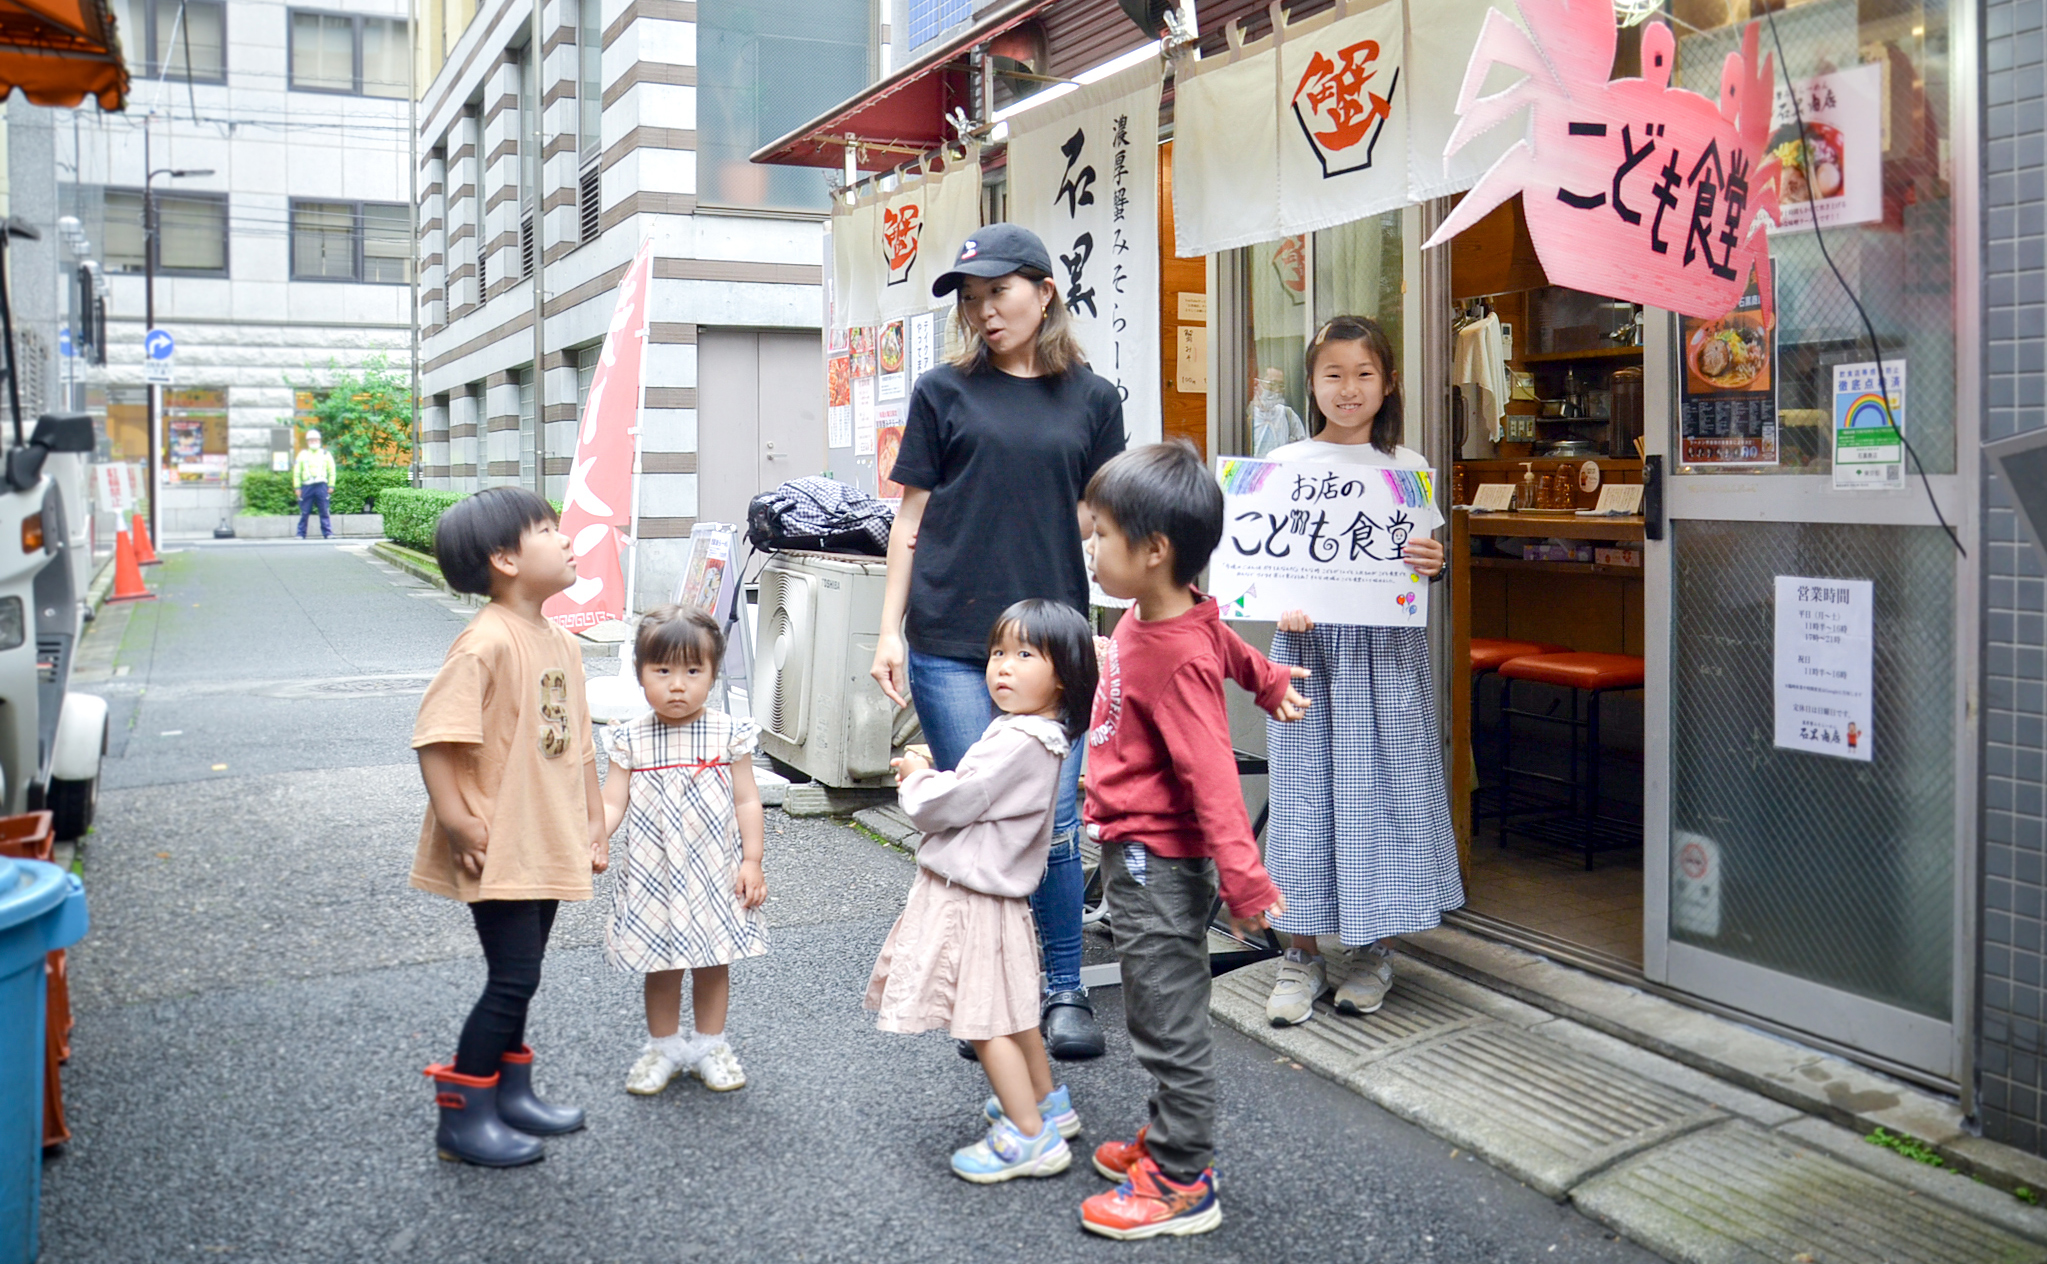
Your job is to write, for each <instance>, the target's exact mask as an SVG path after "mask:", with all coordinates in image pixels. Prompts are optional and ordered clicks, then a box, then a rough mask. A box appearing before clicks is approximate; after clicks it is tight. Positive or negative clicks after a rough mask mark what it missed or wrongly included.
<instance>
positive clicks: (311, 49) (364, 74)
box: [291, 9, 408, 97]
mask: <svg viewBox="0 0 2047 1264" xmlns="http://www.w3.org/2000/svg"><path fill="white" fill-rule="evenodd" d="M407 76H408V68H407V65H406V51H405V24H404V23H403V22H402V21H399V20H397V19H393V18H366V17H356V16H352V15H349V14H345V13H318V12H312V11H308V10H304V9H294V10H293V11H292V14H291V86H292V88H293V89H295V90H297V91H300V92H346V93H350V94H352V95H356V96H368V97H403V96H404V95H405V93H406V87H407Z"/></svg>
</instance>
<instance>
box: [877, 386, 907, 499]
mask: <svg viewBox="0 0 2047 1264" xmlns="http://www.w3.org/2000/svg"><path fill="white" fill-rule="evenodd" d="M902 415H903V409H902V407H901V406H900V405H888V406H886V407H884V408H883V410H882V420H881V424H880V425H879V426H877V427H876V428H875V431H874V483H875V487H876V489H877V490H876V491H875V495H877V496H879V497H880V498H881V499H883V500H886V501H891V502H896V503H900V502H901V501H902V499H903V485H902V484H901V483H898V482H895V481H894V480H892V479H890V478H889V474H890V473H891V472H893V471H894V470H895V468H896V457H898V456H900V455H901V454H902V451H903V420H902Z"/></svg>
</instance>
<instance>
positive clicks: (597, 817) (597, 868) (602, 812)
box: [583, 759, 611, 873]
mask: <svg viewBox="0 0 2047 1264" xmlns="http://www.w3.org/2000/svg"><path fill="white" fill-rule="evenodd" d="M583 809H584V811H586V812H587V813H589V816H590V872H592V873H603V872H604V871H605V870H606V869H609V868H611V830H610V829H609V828H608V826H609V824H610V821H611V805H610V804H608V803H606V802H605V801H604V790H603V788H602V787H601V786H599V785H598V784H597V761H596V760H594V759H593V760H590V761H589V762H587V763H585V764H584V765H583Z"/></svg>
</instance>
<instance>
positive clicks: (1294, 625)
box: [1279, 562, 1441, 632]
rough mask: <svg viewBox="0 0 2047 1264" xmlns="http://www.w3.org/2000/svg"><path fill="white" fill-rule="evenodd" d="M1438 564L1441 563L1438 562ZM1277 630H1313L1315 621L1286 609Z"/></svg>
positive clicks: (1302, 613) (1305, 612) (1300, 612)
mask: <svg viewBox="0 0 2047 1264" xmlns="http://www.w3.org/2000/svg"><path fill="white" fill-rule="evenodd" d="M1438 565H1441V563H1440V562H1438ZM1279 630H1280V631H1282V632H1313V631H1314V630H1315V621H1314V620H1313V619H1310V618H1309V617H1308V612H1307V611H1305V610H1288V611H1286V612H1285V613H1283V614H1281V615H1280V616H1279Z"/></svg>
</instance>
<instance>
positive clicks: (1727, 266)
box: [1426, 0, 1777, 318]
mask: <svg viewBox="0 0 2047 1264" xmlns="http://www.w3.org/2000/svg"><path fill="white" fill-rule="evenodd" d="M1516 7H1517V8H1518V9H1519V11H1520V13H1521V16H1522V20H1523V22H1524V23H1525V24H1526V28H1527V29H1526V30H1525V31H1524V30H1523V29H1522V28H1521V27H1519V26H1516V25H1515V24H1514V23H1513V22H1512V21H1511V20H1509V19H1508V18H1507V17H1506V15H1505V14H1503V13H1499V12H1497V11H1495V12H1489V13H1488V14H1487V15H1486V20H1485V24H1484V26H1483V27H1482V28H1481V31H1480V34H1479V39H1478V43H1477V45H1476V46H1475V47H1474V48H1473V50H1472V54H1471V63H1470V65H1469V67H1467V69H1466V71H1465V75H1464V85H1463V87H1462V89H1461V90H1460V91H1459V93H1458V98H1457V112H1458V114H1459V116H1460V118H1459V122H1458V125H1457V130H1456V131H1455V132H1454V133H1452V135H1451V138H1450V152H1451V153H1453V154H1454V153H1456V152H1457V151H1458V150H1460V149H1462V148H1463V147H1464V146H1465V145H1466V144H1468V143H1470V141H1471V140H1472V139H1474V138H1476V137H1477V136H1479V135H1482V134H1484V133H1485V132H1488V131H1490V130H1491V129H1492V128H1494V127H1496V126H1498V125H1499V124H1500V123H1502V122H1504V121H1505V120H1506V119H1508V118H1510V117H1511V116H1513V115H1515V114H1517V113H1518V112H1520V111H1521V110H1523V109H1527V110H1528V111H1529V115H1530V122H1529V128H1528V135H1527V138H1526V139H1524V140H1522V141H1520V142H1518V143H1516V144H1515V145H1513V146H1512V147H1511V148H1509V149H1508V150H1507V152H1506V154H1505V155H1504V156H1502V157H1501V158H1500V160H1499V161H1498V162H1497V163H1495V164H1494V165H1493V167H1492V169H1491V170H1490V171H1488V172H1486V174H1485V175H1484V176H1483V177H1482V178H1481V179H1480V180H1479V182H1478V183H1477V184H1476V185H1475V186H1473V188H1472V190H1471V193H1470V194H1469V196H1467V197H1466V198H1465V199H1464V200H1463V201H1462V202H1460V203H1459V204H1458V205H1457V209H1456V210H1454V211H1452V212H1451V214H1450V216H1449V218H1448V219H1446V220H1444V221H1443V225H1442V227H1441V228H1439V229H1437V230H1436V233H1435V235H1434V236H1432V237H1431V238H1429V240H1428V242H1427V243H1426V244H1427V245H1428V246H1438V245H1441V244H1442V243H1444V242H1446V241H1448V240H1450V238H1452V237H1454V236H1456V235H1457V234H1458V233H1460V232H1463V231H1464V230H1465V229H1467V228H1469V227H1471V226H1472V225H1473V224H1476V223H1477V222H1478V221H1479V220H1481V219H1483V218H1484V217H1485V216H1486V214H1487V213H1488V212H1490V211H1492V210H1493V209H1494V208H1495V207H1497V206H1499V205H1500V204H1501V203H1502V202H1505V201H1506V200H1507V199H1509V198H1511V197H1513V196H1514V195H1515V194H1517V193H1518V194H1520V195H1521V203H1522V206H1523V208H1524V210H1525V211H1526V212H1527V217H1528V232H1529V236H1530V237H1532V238H1533V239H1534V242H1535V252H1536V254H1537V256H1538V257H1539V258H1540V259H1541V261H1542V266H1543V271H1544V272H1545V273H1547V274H1548V276H1549V280H1550V283H1551V284H1552V285H1562V286H1568V287H1570V288H1572V289H1577V290H1585V291H1588V292H1590V293H1594V294H1605V295H1611V296H1612V297H1614V298H1623V299H1631V300H1633V301H1635V302H1638V303H1642V304H1644V305H1647V306H1652V307H1665V308H1670V309H1672V310H1675V311H1678V312H1681V313H1683V314H1684V315H1687V316H1703V317H1709V318H1710V317H1717V316H1720V315H1723V314H1725V313H1726V312H1728V311H1729V310H1730V309H1732V308H1733V307H1734V305H1735V303H1736V301H1737V300H1738V299H1740V297H1741V294H1742V290H1743V288H1744V287H1745V286H1746V285H1747V284H1748V278H1749V274H1750V271H1751V270H1752V269H1753V267H1754V266H1755V263H1756V261H1757V259H1758V258H1759V257H1761V256H1762V255H1763V254H1764V251H1765V247H1766V245H1767V240H1768V238H1767V233H1766V232H1765V224H1766V223H1767V222H1770V221H1774V219H1775V217H1776V214H1777V188H1776V185H1775V183H1774V181H1773V180H1770V179H1767V178H1765V173H1763V172H1761V171H1760V170H1759V167H1760V164H1761V161H1762V156H1763V150H1764V146H1765V143H1766V142H1767V141H1768V140H1769V137H1770V117H1771V84H1772V81H1773V79H1774V77H1775V75H1774V69H1773V59H1772V58H1770V57H1763V56H1759V48H1758V44H1759V32H1758V29H1757V26H1756V24H1755V23H1753V22H1751V23H1749V24H1748V25H1747V27H1745V28H1744V29H1743V31H1742V41H1741V51H1740V52H1739V53H1730V54H1729V55H1728V57H1727V60H1726V62H1725V63H1724V64H1723V67H1722V69H1721V75H1720V99H1719V100H1718V101H1717V102H1716V101H1714V100H1712V99H1711V98H1708V97H1704V96H1701V95H1699V94H1698V93H1696V92H1689V91H1686V90H1685V89H1682V88H1673V87H1671V86H1670V78H1671V72H1672V70H1673V69H1675V66H1676V53H1677V41H1676V37H1674V36H1673V35H1672V34H1671V32H1670V27H1669V26H1667V25H1665V24H1664V23H1662V22H1651V23H1649V24H1648V25H1646V26H1644V27H1642V76H1641V77H1640V78H1635V79H1615V80H1611V81H1609V79H1608V76H1609V75H1610V74H1611V73H1612V70H1613V61H1614V51H1615V48H1616V46H1617V40H1618V34H1617V30H1616V27H1615V23H1614V16H1613V4H1612V2H1611V0H1577V2H1576V3H1573V4H1570V5H1569V6H1566V5H1564V4H1562V3H1559V0H1518V3H1517V5H1516ZM1496 66H1497V67H1498V68H1500V69H1502V70H1508V71H1514V72H1518V73H1519V74H1520V75H1521V76H1522V77H1521V78H1519V79H1518V80H1516V81H1515V82H1514V83H1513V84H1512V86H1510V87H1507V88H1504V89H1502V90H1501V91H1499V92H1496V93H1494V94H1492V95H1490V96H1480V95H1479V94H1480V92H1482V91H1483V89H1484V85H1485V82H1486V79H1487V76H1488V75H1489V74H1490V73H1491V72H1492V70H1493V69H1494V68H1495V67H1496ZM1762 216H1767V217H1768V219H1767V220H1764V219H1761V218H1759V217H1762Z"/></svg>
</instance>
